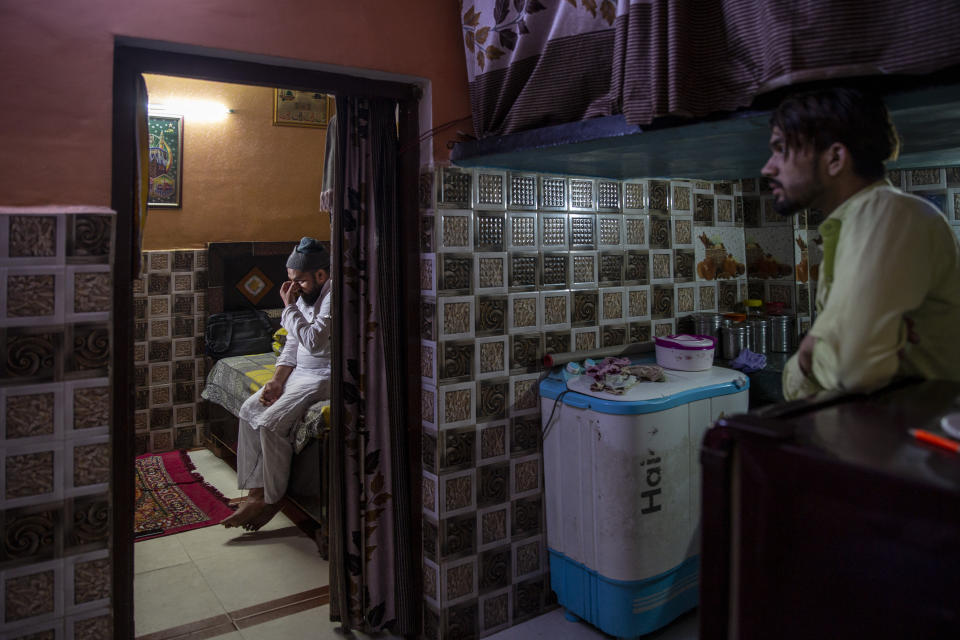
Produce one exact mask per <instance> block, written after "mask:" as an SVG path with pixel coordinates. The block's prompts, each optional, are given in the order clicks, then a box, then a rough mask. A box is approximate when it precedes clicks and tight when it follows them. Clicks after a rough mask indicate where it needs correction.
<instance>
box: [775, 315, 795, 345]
mask: <svg viewBox="0 0 960 640" xmlns="http://www.w3.org/2000/svg"><path fill="white" fill-rule="evenodd" d="M768 319H769V320H770V351H772V352H773V353H793V352H794V351H795V350H796V348H797V335H796V326H795V322H794V317H793V316H769V318H768Z"/></svg>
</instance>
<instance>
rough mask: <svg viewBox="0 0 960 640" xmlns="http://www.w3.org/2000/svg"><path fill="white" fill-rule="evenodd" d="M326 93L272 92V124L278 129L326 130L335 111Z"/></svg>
mask: <svg viewBox="0 0 960 640" xmlns="http://www.w3.org/2000/svg"><path fill="white" fill-rule="evenodd" d="M335 108H336V107H335V100H334V97H333V96H332V95H330V94H328V93H317V92H315V91H297V90H296V89H274V90H273V124H275V125H277V126H278V127H317V128H320V129H326V128H327V124H328V123H329V122H330V117H331V116H332V115H333V112H334V109H335Z"/></svg>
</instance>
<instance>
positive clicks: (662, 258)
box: [650, 251, 673, 282]
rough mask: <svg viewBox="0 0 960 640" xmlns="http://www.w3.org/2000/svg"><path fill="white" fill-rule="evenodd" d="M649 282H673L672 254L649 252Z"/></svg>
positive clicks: (669, 252)
mask: <svg viewBox="0 0 960 640" xmlns="http://www.w3.org/2000/svg"><path fill="white" fill-rule="evenodd" d="M650 271H651V273H650V280H651V282H667V281H670V280H673V252H672V251H651V252H650Z"/></svg>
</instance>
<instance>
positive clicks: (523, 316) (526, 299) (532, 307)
mask: <svg viewBox="0 0 960 640" xmlns="http://www.w3.org/2000/svg"><path fill="white" fill-rule="evenodd" d="M539 300H540V296H539V295H538V294H536V293H514V294H510V298H509V305H508V307H507V314H508V324H507V327H508V329H509V331H510V332H511V333H514V332H518V331H530V330H536V329H538V328H539V327H540V312H539V309H538V307H539Z"/></svg>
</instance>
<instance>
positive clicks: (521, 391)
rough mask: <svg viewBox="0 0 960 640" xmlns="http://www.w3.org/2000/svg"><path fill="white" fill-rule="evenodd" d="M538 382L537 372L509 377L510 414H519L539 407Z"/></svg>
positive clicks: (536, 409) (533, 410)
mask: <svg viewBox="0 0 960 640" xmlns="http://www.w3.org/2000/svg"><path fill="white" fill-rule="evenodd" d="M539 383H540V376H539V375H538V374H530V375H523V376H513V377H511V378H510V415H512V416H515V415H521V414H524V413H530V412H535V411H538V410H539V409H540V395H539Z"/></svg>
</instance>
